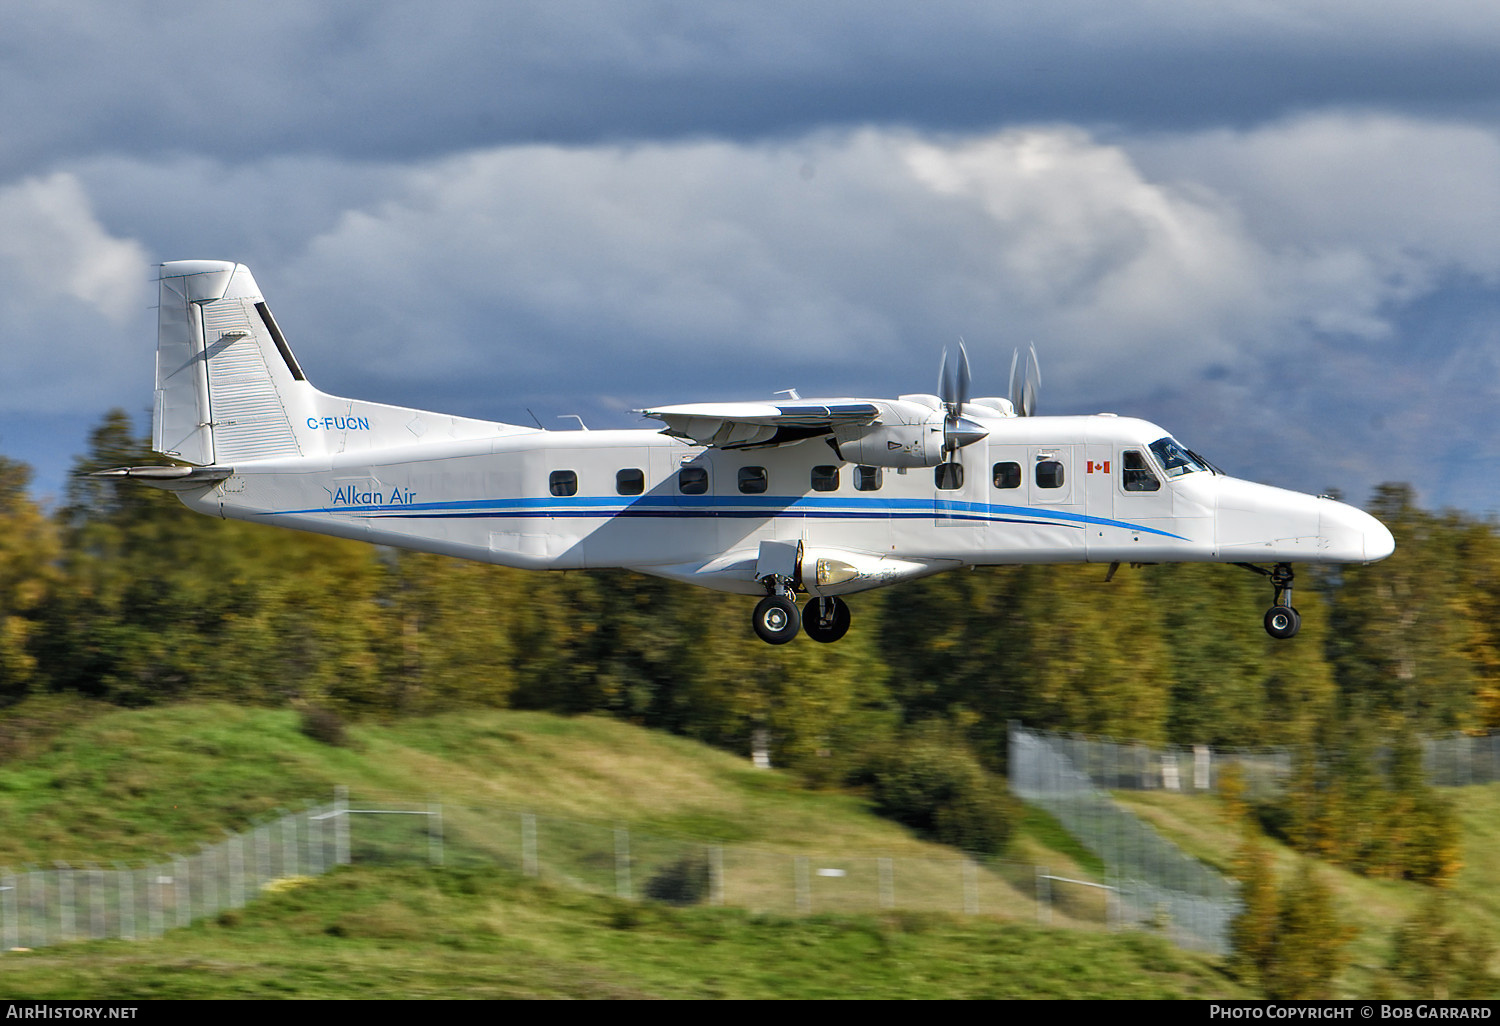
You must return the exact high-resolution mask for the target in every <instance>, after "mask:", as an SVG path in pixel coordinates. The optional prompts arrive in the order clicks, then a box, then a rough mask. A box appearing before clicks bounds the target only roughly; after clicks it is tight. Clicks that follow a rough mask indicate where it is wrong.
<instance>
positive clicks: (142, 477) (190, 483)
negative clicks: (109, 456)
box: [89, 467, 234, 492]
mask: <svg viewBox="0 0 1500 1026" xmlns="http://www.w3.org/2000/svg"><path fill="white" fill-rule="evenodd" d="M233 473H234V468H233V467H115V468H114V469H113V470H96V471H94V473H92V474H90V475H89V476H90V477H128V478H130V479H131V480H132V481H139V482H140V483H141V484H144V485H150V486H151V487H153V488H164V489H166V490H167V491H169V492H185V491H189V490H191V489H193V488H202V487H204V486H206V485H211V484H213V483H214V482H215V481H222V480H224V479H225V478H226V477H228V476H229V475H231V474H233Z"/></svg>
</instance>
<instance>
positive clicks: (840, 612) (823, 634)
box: [802, 596, 850, 644]
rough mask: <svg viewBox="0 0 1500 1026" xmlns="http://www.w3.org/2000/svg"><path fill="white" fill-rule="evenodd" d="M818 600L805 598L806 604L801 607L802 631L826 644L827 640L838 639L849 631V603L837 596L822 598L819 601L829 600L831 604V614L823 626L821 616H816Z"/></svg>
mask: <svg viewBox="0 0 1500 1026" xmlns="http://www.w3.org/2000/svg"><path fill="white" fill-rule="evenodd" d="M819 601H820V600H818V599H815V598H810V599H808V600H807V604H806V605H804V606H803V607H802V633H804V634H806V635H807V636H808V637H809V638H812V639H813V640H814V641H821V642H823V643H824V644H828V643H829V642H832V641H837V640H839V639H840V638H842V637H843V636H844V635H845V634H848V633H849V619H850V617H849V603H847V602H845V601H844V600H843V599H841V598H839V597H837V596H834V597H832V598H827V599H822V600H821V601H824V602H829V603H832V605H833V615H832V616H831V617H830V618H829V621H828V623H827V625H826V626H825V625H824V624H823V622H822V618H821V617H819V616H818V602H819Z"/></svg>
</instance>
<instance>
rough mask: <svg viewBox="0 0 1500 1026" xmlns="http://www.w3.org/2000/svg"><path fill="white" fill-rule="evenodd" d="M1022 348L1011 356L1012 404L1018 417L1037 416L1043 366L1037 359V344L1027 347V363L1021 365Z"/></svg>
mask: <svg viewBox="0 0 1500 1026" xmlns="http://www.w3.org/2000/svg"><path fill="white" fill-rule="evenodd" d="M1020 361H1021V350H1019V349H1017V350H1016V351H1015V352H1014V353H1013V354H1012V355H1011V358H1010V404H1011V406H1013V407H1014V408H1015V411H1016V416H1018V417H1035V416H1036V393H1037V390H1038V389H1040V388H1041V387H1042V368H1041V365H1040V364H1039V363H1037V359H1036V346H1034V345H1029V346H1027V347H1026V365H1025V366H1024V367H1023V366H1021V363H1020Z"/></svg>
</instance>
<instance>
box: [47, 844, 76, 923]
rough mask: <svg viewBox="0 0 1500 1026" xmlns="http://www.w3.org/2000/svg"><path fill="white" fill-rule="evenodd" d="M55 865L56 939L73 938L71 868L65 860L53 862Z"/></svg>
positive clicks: (73, 910)
mask: <svg viewBox="0 0 1500 1026" xmlns="http://www.w3.org/2000/svg"><path fill="white" fill-rule="evenodd" d="M53 865H55V866H56V867H57V869H56V870H54V872H56V873H57V933H58V940H62V941H70V940H75V939H77V938H76V934H75V933H74V918H73V916H74V912H75V911H76V910H75V909H74V906H73V868H72V867H71V866H69V865H68V864H67V863H66V862H54V863H53Z"/></svg>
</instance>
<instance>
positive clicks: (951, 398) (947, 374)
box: [938, 346, 958, 416]
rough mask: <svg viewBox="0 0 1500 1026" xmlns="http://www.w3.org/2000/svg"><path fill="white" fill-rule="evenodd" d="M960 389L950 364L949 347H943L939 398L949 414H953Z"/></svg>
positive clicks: (939, 368)
mask: <svg viewBox="0 0 1500 1026" xmlns="http://www.w3.org/2000/svg"><path fill="white" fill-rule="evenodd" d="M957 390H958V385H957V382H956V381H955V380H954V375H953V370H952V368H950V367H949V366H948V347H947V346H944V347H943V359H942V362H941V363H939V364H938V398H939V399H941V400H942V401H943V405H944V406H946V407H947V408H948V414H949V416H952V414H953V406H954V403H955V402H957V398H956V396H955V393H956V392H957Z"/></svg>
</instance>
